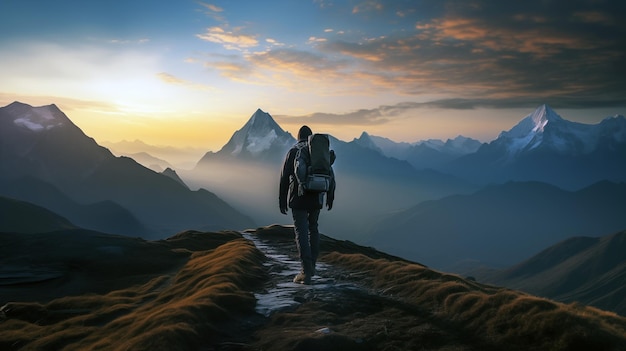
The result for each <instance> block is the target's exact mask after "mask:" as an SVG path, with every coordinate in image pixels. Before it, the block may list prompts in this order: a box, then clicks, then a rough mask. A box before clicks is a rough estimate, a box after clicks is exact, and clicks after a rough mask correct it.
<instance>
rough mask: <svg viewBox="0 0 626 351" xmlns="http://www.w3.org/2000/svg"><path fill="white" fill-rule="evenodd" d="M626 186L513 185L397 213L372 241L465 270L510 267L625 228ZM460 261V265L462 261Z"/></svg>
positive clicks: (409, 255)
mask: <svg viewBox="0 0 626 351" xmlns="http://www.w3.org/2000/svg"><path fill="white" fill-rule="evenodd" d="M624 213H626V183H620V184H616V183H610V182H601V183H598V184H595V185H593V186H590V187H588V188H586V189H583V190H580V191H577V192H569V191H564V190H561V189H559V188H556V187H554V186H551V185H548V184H545V183H539V182H511V183H506V184H503V185H493V186H489V187H486V188H484V189H482V190H480V191H477V192H475V193H473V194H470V195H455V196H450V197H446V198H443V199H440V200H436V201H427V202H423V203H420V204H418V205H417V206H415V207H413V208H411V209H408V210H405V211H400V212H398V213H395V214H392V215H390V216H389V217H387V218H386V219H384V220H382V221H381V222H380V223H379V224H378V225H376V226H375V227H374V228H373V229H372V231H373V234H372V240H371V242H369V244H371V245H373V246H375V247H377V248H378V249H381V250H384V251H387V252H389V253H393V254H396V255H400V256H402V257H406V258H409V259H413V260H418V261H420V262H424V263H426V264H428V265H431V266H434V267H437V268H443V269H449V270H455V271H459V272H460V271H464V270H465V269H467V268H469V267H470V266H471V263H472V262H474V264H476V262H482V263H483V264H486V265H489V266H492V267H503V266H510V265H512V264H515V263H517V262H520V261H522V260H524V259H526V258H527V257H530V256H532V255H534V254H536V253H538V252H539V251H540V250H543V249H544V248H546V247H548V246H550V245H554V244H555V243H557V242H559V241H562V240H564V239H566V238H569V237H572V236H580V235H585V234H588V233H594V234H595V235H607V234H609V233H614V232H616V231H619V230H622V229H623V228H626V218H625V217H624V215H623V214H624ZM457 265H458V266H457Z"/></svg>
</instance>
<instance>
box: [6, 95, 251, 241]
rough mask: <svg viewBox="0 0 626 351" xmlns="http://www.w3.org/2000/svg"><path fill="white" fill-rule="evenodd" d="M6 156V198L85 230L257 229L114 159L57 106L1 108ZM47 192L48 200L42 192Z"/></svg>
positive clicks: (210, 201) (176, 184) (220, 206)
mask: <svg viewBox="0 0 626 351" xmlns="http://www.w3.org/2000/svg"><path fill="white" fill-rule="evenodd" d="M0 150H2V152H0V194H2V195H4V196H8V197H12V198H16V199H20V200H24V201H29V202H32V203H34V204H37V205H40V206H44V207H47V206H50V207H49V209H51V210H53V211H55V212H57V213H59V214H61V215H62V216H64V217H66V218H68V219H70V220H72V221H73V222H75V223H77V224H79V225H81V226H83V227H86V228H91V229H96V230H100V231H107V232H111V233H119V234H125V235H139V236H144V237H151V238H157V237H162V236H166V235H171V233H175V232H177V231H180V230H183V229H204V230H208V229H225V228H242V227H244V228H245V227H248V226H250V225H251V224H252V221H251V220H250V219H249V218H248V217H246V216H244V215H243V214H241V213H239V212H238V211H237V210H235V209H233V208H232V207H231V206H230V205H228V204H227V203H225V202H224V201H222V200H221V199H219V198H218V197H217V196H215V195H214V194H213V193H210V192H209V191H206V190H202V189H201V190H198V191H190V190H189V189H188V188H187V187H186V186H185V185H184V184H181V183H180V179H179V180H175V179H173V177H171V175H170V176H166V175H163V174H160V173H156V172H154V171H152V170H149V169H147V168H145V167H143V166H141V165H139V164H138V163H137V162H135V161H134V160H132V159H130V158H127V157H115V156H113V154H111V153H110V152H109V150H107V149H105V148H103V147H101V146H99V145H98V144H97V143H96V142H95V141H94V140H93V139H91V138H89V137H87V136H86V135H85V134H84V133H83V132H82V131H81V130H80V129H79V128H78V127H76V126H75V125H74V124H73V123H72V122H71V121H70V120H69V119H68V118H67V116H65V114H63V112H61V111H60V110H59V109H58V108H57V107H56V106H55V105H50V106H42V107H32V106H29V105H26V104H21V103H18V102H14V103H12V104H10V105H8V106H5V107H2V108H0ZM44 188H45V189H47V190H46V192H47V195H50V196H42V194H41V193H39V192H38V190H37V189H44ZM88 207H91V208H88ZM85 213H87V214H88V215H87V216H85ZM99 216H101V217H99Z"/></svg>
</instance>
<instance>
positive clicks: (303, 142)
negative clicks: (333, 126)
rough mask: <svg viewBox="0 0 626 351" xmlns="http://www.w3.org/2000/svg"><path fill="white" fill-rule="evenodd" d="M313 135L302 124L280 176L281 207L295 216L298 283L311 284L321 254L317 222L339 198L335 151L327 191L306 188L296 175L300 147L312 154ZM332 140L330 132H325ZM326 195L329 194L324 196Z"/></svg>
mask: <svg viewBox="0 0 626 351" xmlns="http://www.w3.org/2000/svg"><path fill="white" fill-rule="evenodd" d="M312 135H313V132H312V131H311V128H309V127H308V126H302V127H301V128H300V130H299V131H298V142H297V143H296V144H295V145H294V146H293V147H292V148H291V149H290V150H289V152H287V156H286V157H285V163H284V164H283V168H282V171H281V175H280V189H279V197H278V199H279V206H280V212H281V213H282V214H285V215H286V214H287V206H288V205H289V207H290V208H291V214H292V217H293V224H294V233H295V240H296V246H297V248H298V254H299V256H300V262H301V264H302V270H301V271H300V273H298V274H297V275H296V277H295V278H294V280H293V281H294V283H300V284H310V283H311V278H312V277H313V276H314V275H315V263H316V261H317V257H318V255H319V235H320V233H319V231H318V225H317V221H318V218H319V214H320V210H321V209H322V208H323V205H324V197H326V207H327V208H328V210H329V211H330V210H331V209H332V208H333V201H334V199H335V176H334V173H333V171H332V167H330V165H332V163H333V162H334V160H335V152H334V151H333V150H330V151H328V150H327V152H328V154H329V159H330V162H329V164H328V169H329V178H328V189H327V191H323V192H314V191H308V190H303V184H302V182H301V181H299V180H298V176H297V175H296V172H297V170H296V167H297V166H296V163H297V162H296V161H299V160H300V157H299V156H300V153H299V151H300V150H304V151H306V154H307V155H309V149H308V147H309V144H308V141H309V137H310V136H312ZM323 136H324V137H326V140H328V136H327V135H323ZM324 195H325V196H324Z"/></svg>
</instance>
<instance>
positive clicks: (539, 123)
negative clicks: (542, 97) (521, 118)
mask: <svg viewBox="0 0 626 351" xmlns="http://www.w3.org/2000/svg"><path fill="white" fill-rule="evenodd" d="M527 118H530V119H531V120H532V121H533V124H534V128H533V131H534V132H543V128H544V127H545V126H546V125H547V124H548V123H550V122H556V121H561V120H563V119H562V118H561V116H559V115H558V114H557V113H556V112H554V110H553V109H551V108H550V106H548V105H547V104H543V105H541V106H539V107H537V109H536V110H535V112H533V113H532V114H530V115H529V116H527Z"/></svg>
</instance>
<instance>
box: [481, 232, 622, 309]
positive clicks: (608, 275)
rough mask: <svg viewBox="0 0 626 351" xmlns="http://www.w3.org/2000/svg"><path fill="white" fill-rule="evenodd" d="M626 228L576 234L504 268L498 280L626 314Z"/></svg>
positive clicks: (494, 279)
mask: <svg viewBox="0 0 626 351" xmlns="http://www.w3.org/2000/svg"><path fill="white" fill-rule="evenodd" d="M625 252H626V231H622V232H619V233H616V234H612V235H608V236H603V237H599V238H590V237H575V238H570V239H567V240H565V241H563V242H560V243H558V244H556V245H554V246H551V247H549V248H547V249H545V250H544V251H542V252H540V253H539V254H537V255H535V256H533V257H532V258H530V259H528V260H526V261H524V262H522V263H520V264H518V265H515V266H513V267H511V268H509V269H506V270H504V271H502V272H498V273H495V274H492V275H490V276H488V277H484V278H485V280H486V281H489V282H492V283H494V284H498V285H503V286H507V287H511V288H514V289H520V290H524V291H527V292H529V293H532V294H536V295H540V296H545V297H548V298H551V299H556V300H559V301H564V302H573V301H580V302H582V303H585V304H590V305H593V306H596V307H599V308H603V309H610V310H613V311H616V312H618V313H620V314H621V315H626V284H624V282H626V255H625V254H624V253H625Z"/></svg>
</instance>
